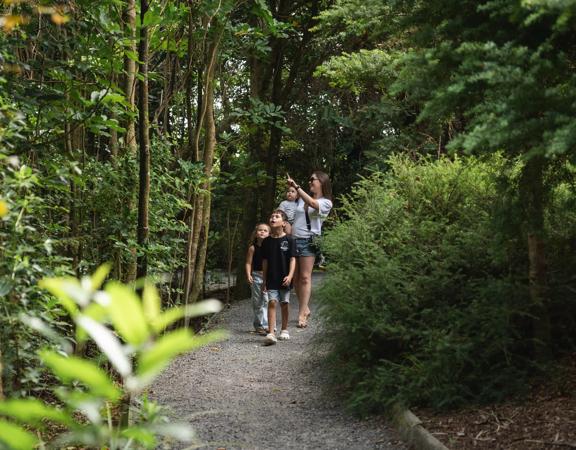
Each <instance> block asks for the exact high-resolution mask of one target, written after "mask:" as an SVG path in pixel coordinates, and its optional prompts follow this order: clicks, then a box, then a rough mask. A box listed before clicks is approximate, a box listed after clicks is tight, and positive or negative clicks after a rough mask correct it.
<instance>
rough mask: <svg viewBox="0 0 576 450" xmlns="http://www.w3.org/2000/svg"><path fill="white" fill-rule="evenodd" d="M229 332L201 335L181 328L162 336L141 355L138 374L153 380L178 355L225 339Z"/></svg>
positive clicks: (146, 379) (146, 381)
mask: <svg viewBox="0 0 576 450" xmlns="http://www.w3.org/2000/svg"><path fill="white" fill-rule="evenodd" d="M226 336H227V333H225V332H222V331H215V332H212V333H208V334H204V335H201V336H195V335H193V334H192V333H191V332H190V331H189V330H187V329H180V330H176V331H173V332H171V333H167V334H165V335H164V336H162V337H161V338H160V339H159V340H158V341H157V342H156V343H155V344H154V345H153V346H152V347H151V348H149V349H147V350H146V351H145V352H143V353H142V354H141V355H140V358H139V361H138V371H137V372H138V375H139V376H140V377H141V378H142V379H143V380H144V383H145V384H146V383H148V382H149V381H151V380H152V379H153V378H154V377H155V376H156V375H158V374H159V373H160V372H161V371H162V370H164V368H165V367H166V366H167V365H168V364H169V363H170V361H172V359H174V358H175V357H176V356H178V355H180V354H182V353H185V352H188V351H190V350H194V349H196V348H199V347H201V346H203V345H206V344H208V343H210V342H214V341H216V340H222V339H225V338H226Z"/></svg>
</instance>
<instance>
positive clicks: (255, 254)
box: [246, 223, 270, 336]
mask: <svg viewBox="0 0 576 450" xmlns="http://www.w3.org/2000/svg"><path fill="white" fill-rule="evenodd" d="M269 234H270V227H269V226H268V224H266V223H259V224H258V225H256V227H255V228H254V231H253V232H252V237H251V238H250V247H248V252H247V253H246V278H247V279H248V283H250V288H251V290H252V309H253V310H254V323H253V324H254V329H255V330H256V333H258V334H260V335H262V336H266V330H267V328H268V298H267V296H266V293H265V292H264V291H263V289H262V288H263V284H262V281H263V277H262V242H263V241H264V239H266V238H267V237H268V235H269Z"/></svg>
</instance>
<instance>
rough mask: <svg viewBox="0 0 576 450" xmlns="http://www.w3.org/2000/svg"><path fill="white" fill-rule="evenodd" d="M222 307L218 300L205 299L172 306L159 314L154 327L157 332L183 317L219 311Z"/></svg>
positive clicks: (153, 324)
mask: <svg viewBox="0 0 576 450" xmlns="http://www.w3.org/2000/svg"><path fill="white" fill-rule="evenodd" d="M221 309H222V303H221V302H220V301H218V300H204V301H202V302H198V303H194V304H193V305H188V306H186V307H182V306H179V307H176V308H171V309H169V310H168V311H166V312H164V313H163V314H161V315H160V316H158V317H157V318H156V319H155V320H154V321H153V322H152V327H153V328H154V331H155V332H156V333H159V332H161V331H162V330H164V329H166V328H167V327H168V326H170V325H172V324H173V323H174V322H176V321H178V320H180V319H182V318H183V317H198V316H203V315H206V314H213V313H217V312H219V311H220V310H221Z"/></svg>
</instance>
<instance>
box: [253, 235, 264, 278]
mask: <svg viewBox="0 0 576 450" xmlns="http://www.w3.org/2000/svg"><path fill="white" fill-rule="evenodd" d="M252 270H255V271H257V272H260V271H261V270H262V247H261V246H260V245H258V244H257V243H256V242H254V254H253V255H252Z"/></svg>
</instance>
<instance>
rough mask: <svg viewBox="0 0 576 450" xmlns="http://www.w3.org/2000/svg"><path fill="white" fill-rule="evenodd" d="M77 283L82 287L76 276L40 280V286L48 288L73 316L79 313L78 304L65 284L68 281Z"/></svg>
mask: <svg viewBox="0 0 576 450" xmlns="http://www.w3.org/2000/svg"><path fill="white" fill-rule="evenodd" d="M74 282H75V283H76V284H77V285H78V287H80V283H79V282H78V280H76V279H74V278H68V277H67V278H44V279H43V280H40V281H39V282H38V286H40V287H41V288H42V289H46V290H47V291H48V292H50V293H51V294H52V295H54V296H55V297H56V298H57V299H58V301H59V302H60V304H61V305H62V306H63V307H64V308H65V309H66V311H68V314H70V315H71V316H72V317H74V316H75V315H76V314H78V306H76V303H75V302H74V300H73V299H72V297H71V296H70V295H69V292H68V290H67V289H66V287H65V284H68V283H74Z"/></svg>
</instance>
